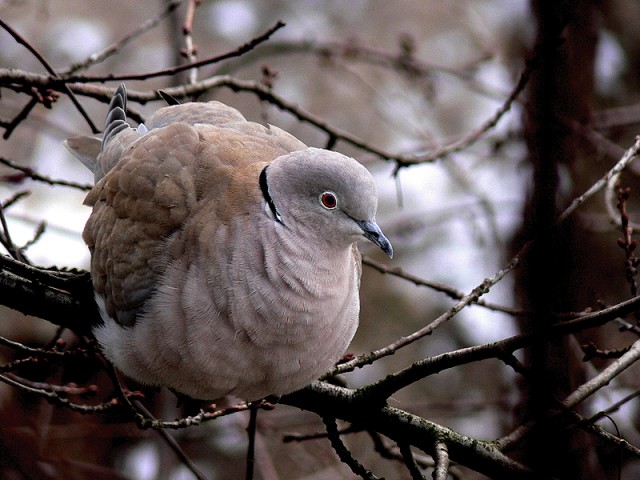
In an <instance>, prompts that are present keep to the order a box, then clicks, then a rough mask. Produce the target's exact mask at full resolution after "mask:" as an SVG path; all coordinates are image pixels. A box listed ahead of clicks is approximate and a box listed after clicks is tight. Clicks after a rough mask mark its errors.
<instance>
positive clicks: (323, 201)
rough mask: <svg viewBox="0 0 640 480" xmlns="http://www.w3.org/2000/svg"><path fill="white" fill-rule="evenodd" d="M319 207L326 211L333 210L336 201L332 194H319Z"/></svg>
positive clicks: (336, 204)
mask: <svg viewBox="0 0 640 480" xmlns="http://www.w3.org/2000/svg"><path fill="white" fill-rule="evenodd" d="M320 205H322V206H323V207H324V208H326V209H327V210H333V209H334V208H336V207H337V206H338V199H337V198H336V195H335V193H333V192H324V193H321V194H320Z"/></svg>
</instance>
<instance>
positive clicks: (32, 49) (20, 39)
mask: <svg viewBox="0 0 640 480" xmlns="http://www.w3.org/2000/svg"><path fill="white" fill-rule="evenodd" d="M0 27H2V28H4V29H5V30H6V31H7V33H9V35H11V36H12V37H13V38H14V39H15V40H16V41H17V42H18V43H19V44H21V45H23V46H24V47H26V49H27V50H29V51H30V52H31V53H32V54H33V55H34V56H35V57H36V58H37V59H38V61H39V62H40V63H41V64H42V66H43V67H44V68H45V69H46V70H47V72H49V74H50V75H53V76H54V77H55V78H60V76H59V75H58V74H57V73H56V71H55V70H54V69H53V68H52V67H51V65H49V62H47V60H46V59H45V58H44V56H43V55H42V54H41V53H40V52H39V51H38V50H37V49H36V48H35V47H34V46H33V45H31V44H30V43H29V42H27V41H26V40H25V39H24V38H23V37H22V35H20V34H19V33H18V32H17V31H16V30H14V29H13V28H12V27H11V26H10V25H8V24H7V23H5V22H4V21H3V20H2V19H1V18H0ZM62 88H63V90H64V91H65V93H66V94H67V95H69V98H70V99H71V101H72V102H73V104H74V105H75V106H76V108H77V109H78V111H79V112H80V114H81V115H82V116H83V117H84V119H85V120H86V121H87V124H88V125H89V127H90V128H91V131H92V132H93V133H98V132H99V130H98V129H97V128H96V126H95V125H94V123H93V122H92V121H91V117H89V114H88V113H87V112H86V111H85V109H84V107H83V106H82V105H81V104H80V102H79V101H78V99H77V98H76V96H75V94H74V93H73V92H72V91H71V89H70V88H69V86H68V85H67V84H66V83H65V84H63V86H62Z"/></svg>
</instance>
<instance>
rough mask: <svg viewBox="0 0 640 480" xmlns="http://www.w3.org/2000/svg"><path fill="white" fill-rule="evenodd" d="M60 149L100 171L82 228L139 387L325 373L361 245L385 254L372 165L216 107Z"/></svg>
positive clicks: (263, 390) (196, 393)
mask: <svg viewBox="0 0 640 480" xmlns="http://www.w3.org/2000/svg"><path fill="white" fill-rule="evenodd" d="M65 146H66V147H67V148H68V149H69V150H70V151H71V153H73V154H74V155H75V156H77V157H78V158H79V159H80V160H81V161H82V163H84V164H85V165H86V166H87V167H88V168H89V169H90V170H91V171H92V172H93V174H94V180H95V184H94V186H93V187H92V189H91V190H90V191H89V193H88V194H87V196H86V198H85V201H84V204H85V205H87V206H90V207H92V212H91V214H90V216H89V218H88V220H87V223H86V225H85V228H84V231H83V239H84V241H85V243H86V244H87V246H88V248H89V251H90V254H91V268H90V270H91V277H92V283H93V289H94V292H95V300H96V304H97V305H98V309H99V311H100V317H101V318H100V321H98V322H96V324H95V325H93V326H92V333H93V335H94V336H95V338H96V340H97V342H98V345H99V347H100V349H101V351H102V353H103V354H104V356H105V357H106V358H107V359H108V360H109V361H110V362H111V363H112V364H113V365H115V366H116V367H117V368H118V370H120V371H121V372H123V373H124V374H125V376H127V377H130V378H132V379H133V380H135V381H137V382H139V383H140V384H143V385H149V386H160V387H168V388H170V389H172V390H173V391H175V392H178V393H179V394H182V395H185V396H187V397H191V398H193V399H200V400H217V399H220V398H223V397H227V396H232V397H236V398H241V399H244V400H246V401H257V400H259V399H263V398H265V397H267V396H271V395H275V396H281V395H285V394H287V393H291V392H293V391H296V390H299V389H301V388H303V387H305V386H306V385H308V384H309V383H311V382H312V381H314V380H316V379H318V378H319V377H320V376H321V375H322V374H324V373H326V372H327V371H329V370H330V369H331V368H333V367H334V365H335V363H336V362H337V361H338V360H339V359H340V358H341V357H342V356H343V355H344V354H345V351H346V349H347V348H348V346H349V344H350V342H351V340H352V338H353V336H354V334H355V332H356V329H357V327H358V321H359V310H360V303H359V289H360V277H361V270H362V266H361V265H362V264H361V256H360V253H359V251H358V247H357V242H358V241H359V240H361V239H367V240H369V241H371V242H372V243H373V244H375V245H377V246H378V247H379V248H380V249H382V251H384V252H385V253H386V254H387V255H388V256H389V257H392V256H393V248H392V246H391V243H390V242H389V240H388V239H387V237H386V236H385V235H384V234H383V232H382V230H381V229H380V227H379V226H378V224H377V223H376V219H375V217H376V211H377V206H378V193H377V189H376V184H375V181H374V179H373V177H372V175H371V174H370V173H369V171H368V170H367V169H366V168H365V167H364V166H363V165H361V164H360V163H359V162H357V161H356V160H355V159H353V158H350V157H347V156H345V155H342V154H340V153H338V152H335V151H330V150H326V149H321V148H315V147H308V146H307V145H305V144H304V143H303V142H301V141H300V140H298V139H297V138H295V137H294V136H292V135H291V134H289V133H287V132H285V131H284V130H282V129H280V128H278V127H276V126H273V125H262V124H259V123H254V122H251V121H248V120H246V119H245V117H244V116H243V115H242V114H241V113H240V112H239V111H238V110H236V109H234V108H232V107H230V106H227V105H225V104H223V103H220V102H217V101H210V102H190V103H184V104H177V105H170V106H165V107H163V108H160V109H159V110H157V111H156V112H155V113H154V114H153V115H152V116H150V117H149V118H148V119H147V120H146V121H145V122H144V123H140V124H139V125H138V126H137V127H132V126H131V125H130V124H129V123H128V120H127V92H126V88H125V85H124V84H122V85H120V86H119V87H118V88H117V90H116V92H115V94H114V95H113V97H112V99H111V102H110V104H109V107H108V112H107V116H106V124H105V129H104V132H103V134H102V137H101V138H100V137H96V136H92V137H90V136H79V137H72V138H69V139H67V140H66V142H65Z"/></svg>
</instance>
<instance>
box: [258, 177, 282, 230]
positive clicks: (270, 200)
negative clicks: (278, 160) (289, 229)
mask: <svg viewBox="0 0 640 480" xmlns="http://www.w3.org/2000/svg"><path fill="white" fill-rule="evenodd" d="M268 167H269V165H267V166H266V167H264V168H263V169H262V172H260V190H261V191H262V196H263V197H264V201H265V202H267V205H269V210H271V213H273V217H274V218H275V219H276V222H278V223H282V217H281V216H280V214H279V213H278V209H277V208H276V204H275V203H273V198H271V194H270V193H269V185H268V184H267V168H268Z"/></svg>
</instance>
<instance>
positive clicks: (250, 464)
mask: <svg viewBox="0 0 640 480" xmlns="http://www.w3.org/2000/svg"><path fill="white" fill-rule="evenodd" d="M257 426H258V407H257V406H255V405H253V404H250V405H249V425H248V426H247V436H248V437H249V443H248V446H247V462H246V464H247V466H246V470H245V475H244V478H245V480H253V470H254V467H255V463H256V433H257Z"/></svg>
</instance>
